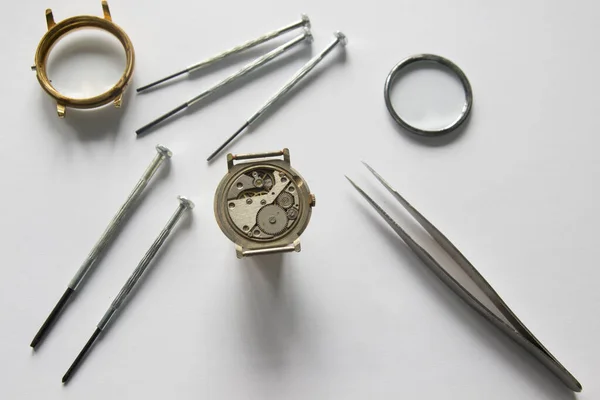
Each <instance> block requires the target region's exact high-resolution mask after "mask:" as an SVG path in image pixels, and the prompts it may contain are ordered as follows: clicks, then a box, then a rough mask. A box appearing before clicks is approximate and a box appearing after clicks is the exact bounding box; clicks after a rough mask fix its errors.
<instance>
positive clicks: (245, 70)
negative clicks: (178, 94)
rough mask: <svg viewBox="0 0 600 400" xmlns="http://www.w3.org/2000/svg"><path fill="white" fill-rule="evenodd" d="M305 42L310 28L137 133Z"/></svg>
mask: <svg viewBox="0 0 600 400" xmlns="http://www.w3.org/2000/svg"><path fill="white" fill-rule="evenodd" d="M304 41H306V42H308V43H310V42H311V41H312V35H311V33H310V30H309V29H308V28H305V30H304V32H303V33H302V34H301V35H298V36H296V37H295V38H294V39H292V40H290V41H289V42H287V43H284V44H283V45H281V46H279V47H277V48H276V49H273V50H271V51H270V52H268V53H267V54H265V55H264V56H262V57H258V58H257V59H255V60H254V61H252V62H251V63H249V64H247V65H245V66H244V67H243V68H242V69H241V70H239V71H238V72H236V73H234V74H232V75H230V76H228V77H227V78H225V79H223V80H222V81H220V82H219V83H217V84H215V85H214V86H213V87H211V88H209V89H207V90H205V91H204V92H202V93H200V94H199V95H198V96H196V97H194V98H192V99H190V100H188V101H186V102H185V103H183V104H181V105H179V106H177V107H175V108H174V109H172V110H171V111H169V112H167V113H165V114H163V115H161V116H160V117H158V118H157V119H155V120H154V121H152V122H150V123H148V124H146V125H144V126H143V127H141V128H140V129H138V130H137V131H136V133H137V134H138V135H142V134H144V133H145V132H147V131H148V130H150V129H152V128H153V127H155V126H156V125H158V124H160V123H161V122H163V121H165V120H166V119H169V118H171V117H172V116H174V115H175V114H178V113H179V112H181V111H183V110H186V109H187V108H188V107H191V106H193V105H194V104H196V103H197V102H199V101H200V100H203V99H205V98H207V97H209V96H210V95H212V94H214V93H217V92H218V91H219V90H221V89H223V88H224V87H225V86H227V85H228V84H230V83H232V82H234V81H235V80H237V79H239V78H241V77H243V76H245V75H247V74H249V73H250V72H252V71H254V70H256V69H258V68H260V67H261V66H263V65H265V64H266V63H268V62H269V61H271V60H273V59H275V58H276V57H277V56H279V55H281V54H283V53H285V52H286V51H287V50H289V49H291V48H292V47H294V46H295V45H297V44H298V43H301V42H304Z"/></svg>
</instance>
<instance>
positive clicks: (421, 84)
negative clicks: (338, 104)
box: [384, 54, 473, 137]
mask: <svg viewBox="0 0 600 400" xmlns="http://www.w3.org/2000/svg"><path fill="white" fill-rule="evenodd" d="M384 98H385V104H386V106H387V109H388V111H389V113H390V115H391V116H392V118H394V121H396V123H397V124H398V125H400V126H401V127H402V128H404V129H406V130H408V131H409V132H411V133H413V134H416V135H419V136H426V137H435V136H442V135H445V134H448V133H450V132H452V131H454V130H456V129H457V128H458V127H460V126H461V125H462V124H463V123H464V122H465V121H466V120H467V119H468V118H469V114H470V113H471V108H472V107H473V91H472V89H471V84H470V83H469V80H468V79H467V77H466V75H465V74H464V72H463V71H462V70H461V69H460V68H459V67H458V66H457V65H456V64H454V63H453V62H452V61H450V60H448V59H446V58H443V57H440V56H437V55H434V54H418V55H415V56H412V57H409V58H407V59H405V60H403V61H401V62H399V63H398V64H397V65H396V66H395V67H394V68H393V69H392V70H391V71H390V73H389V75H388V77H387V79H386V81H385V88H384Z"/></svg>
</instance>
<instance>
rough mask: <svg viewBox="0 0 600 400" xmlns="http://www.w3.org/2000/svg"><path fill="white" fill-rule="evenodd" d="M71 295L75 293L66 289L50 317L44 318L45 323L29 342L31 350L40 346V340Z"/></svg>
mask: <svg viewBox="0 0 600 400" xmlns="http://www.w3.org/2000/svg"><path fill="white" fill-rule="evenodd" d="M73 293H75V291H74V290H73V289H71V288H67V290H66V291H65V292H64V293H63V295H62V297H61V298H60V300H58V303H56V305H55V306H54V309H53V310H52V311H51V312H50V315H48V318H46V321H45V322H44V324H43V325H42V327H41V328H40V330H39V331H38V333H37V334H36V335H35V337H34V338H33V340H32V341H31V344H30V346H31V347H32V348H34V349H35V348H36V346H37V345H38V344H40V342H41V341H42V339H43V338H44V337H45V336H46V335H47V334H48V332H49V331H50V328H52V326H53V325H54V323H55V322H56V320H57V319H58V316H59V315H60V313H61V312H62V310H63V309H64V308H65V306H66V305H67V302H68V301H69V298H70V297H71V296H72V295H73Z"/></svg>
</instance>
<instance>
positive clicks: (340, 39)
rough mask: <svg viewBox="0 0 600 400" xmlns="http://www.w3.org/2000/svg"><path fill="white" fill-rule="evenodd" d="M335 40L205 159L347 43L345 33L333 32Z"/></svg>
mask: <svg viewBox="0 0 600 400" xmlns="http://www.w3.org/2000/svg"><path fill="white" fill-rule="evenodd" d="M334 35H335V40H334V41H333V42H331V44H330V45H329V46H327V47H326V48H325V50H323V51H322V52H321V53H320V54H318V55H316V56H315V57H313V58H312V59H311V60H310V61H308V62H307V63H306V64H305V65H304V66H303V67H302V68H300V69H299V70H298V72H296V73H295V74H294V76H292V78H291V79H290V80H289V81H288V82H287V83H286V84H285V85H283V87H282V88H281V89H279V91H278V92H277V93H275V95H274V96H273V97H271V98H270V99H269V100H268V101H267V102H266V103H265V105H263V106H262V108H261V109H260V110H258V111H257V112H256V113H254V115H252V117H250V118H249V119H248V120H247V121H246V122H245V123H244V125H242V126H241V127H240V128H239V129H238V130H237V131H236V132H235V133H234V134H233V135H231V137H230V138H229V139H227V140H226V141H225V143H223V144H222V145H221V146H219V148H218V149H217V150H215V151H214V152H213V153H212V154H211V155H210V156H209V157H208V158H207V159H206V161H209V162H210V161H211V160H212V159H213V158H215V157H216V156H217V155H218V154H219V153H220V152H221V151H222V150H223V149H224V148H225V147H226V146H227V145H228V144H229V143H231V142H232V141H233V139H235V138H236V137H237V136H238V135H239V134H240V133H242V132H243V131H244V130H246V128H248V127H249V126H250V125H252V124H253V123H254V122H256V120H258V119H259V118H260V117H261V116H262V115H263V114H264V113H265V112H267V110H268V109H269V108H271V106H272V105H273V104H275V103H276V102H277V101H278V100H280V99H281V98H282V97H283V96H284V95H285V94H286V93H287V92H289V91H290V90H292V88H293V87H294V86H295V85H296V84H297V83H298V82H300V80H301V79H302V78H304V77H305V76H306V74H308V73H309V72H310V71H312V69H313V68H314V67H316V66H317V64H319V63H320V62H321V61H322V60H323V58H324V57H325V56H326V55H327V54H329V53H330V52H331V51H332V50H333V49H334V48H335V47H336V46H337V45H338V44H341V45H342V46H345V45H346V43H347V39H346V35H344V34H343V33H342V32H339V31H338V32H335V34H334Z"/></svg>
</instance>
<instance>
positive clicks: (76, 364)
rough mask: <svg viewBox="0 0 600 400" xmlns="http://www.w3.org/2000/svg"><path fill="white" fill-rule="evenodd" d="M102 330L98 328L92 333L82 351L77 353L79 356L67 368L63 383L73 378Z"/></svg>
mask: <svg viewBox="0 0 600 400" xmlns="http://www.w3.org/2000/svg"><path fill="white" fill-rule="evenodd" d="M100 332H102V331H101V330H100V329H98V328H96V330H95V331H94V333H93V334H92V336H91V337H90V339H89V340H88V341H87V343H86V344H85V346H83V349H81V351H80V352H79V354H78V355H77V358H76V359H75V361H73V364H71V366H70V367H69V369H68V370H67V373H66V374H65V375H64V376H63V377H62V383H63V384H66V383H67V382H68V381H69V379H71V376H72V375H73V374H74V373H75V371H77V368H78V367H79V365H80V364H81V362H82V361H83V359H84V358H85V356H86V354H87V353H88V352H89V351H90V349H91V348H92V346H93V345H94V342H95V341H96V339H97V338H98V335H100Z"/></svg>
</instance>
